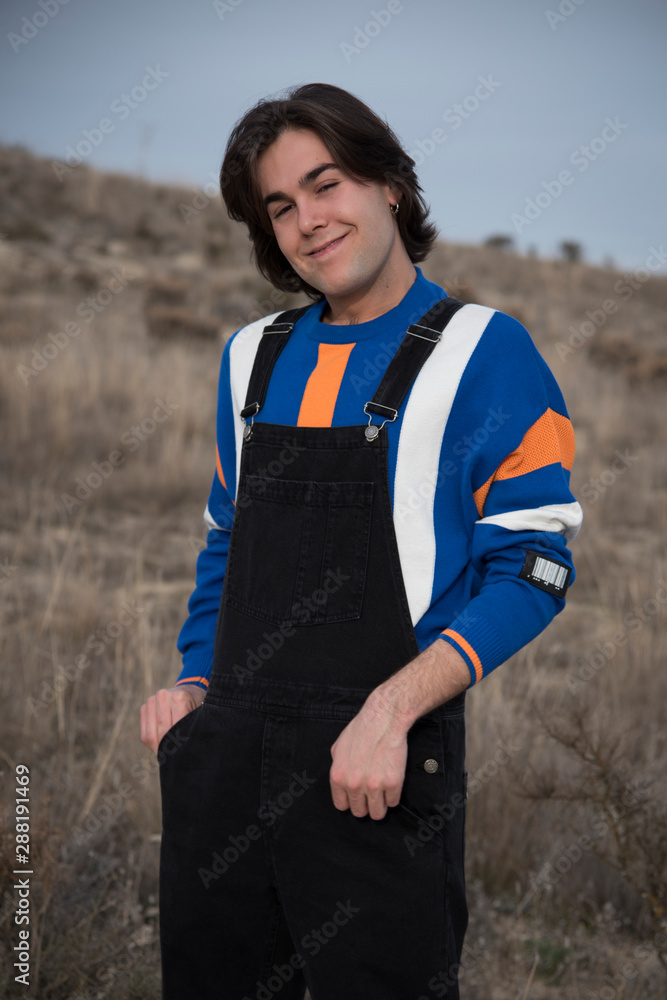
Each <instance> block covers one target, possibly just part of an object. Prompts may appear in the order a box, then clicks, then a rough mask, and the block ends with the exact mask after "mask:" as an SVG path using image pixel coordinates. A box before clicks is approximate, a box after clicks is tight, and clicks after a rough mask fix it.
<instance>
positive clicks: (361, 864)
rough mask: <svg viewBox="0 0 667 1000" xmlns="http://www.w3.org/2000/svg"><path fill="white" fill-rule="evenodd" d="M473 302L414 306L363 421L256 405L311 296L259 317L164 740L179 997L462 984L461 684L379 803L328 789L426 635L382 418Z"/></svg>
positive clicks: (167, 933)
mask: <svg viewBox="0 0 667 1000" xmlns="http://www.w3.org/2000/svg"><path fill="white" fill-rule="evenodd" d="M460 306H461V303H458V302H456V301H455V300H453V299H450V298H448V299H444V300H443V301H442V302H441V303H438V305H437V306H435V307H434V308H433V309H432V310H430V311H429V313H427V314H426V316H425V317H423V318H422V319H421V320H420V321H419V323H418V324H415V325H414V326H412V327H410V328H409V331H408V333H406V336H405V339H404V340H403V343H402V344H401V347H400V348H399V350H398V351H397V353H396V355H395V357H394V358H393V359H392V362H391V363H390V365H389V367H388V369H387V371H386V373H385V375H384V377H383V379H382V381H381V383H380V385H379V387H378V391H377V392H376V393H375V396H374V397H373V399H372V400H370V401H369V402H368V403H367V404H366V405H365V406H364V408H363V409H364V412H365V413H366V415H367V416H368V417H369V423H368V425H366V424H365V423H361V422H360V424H359V425H354V426H346V427H300V426H299V427H292V426H286V425H278V424H269V423H263V422H262V421H261V420H259V419H256V418H257V417H258V415H259V413H260V411H261V407H262V404H263V401H264V398H265V393H266V388H267V386H268V383H269V379H270V376H271V371H272V369H273V365H274V364H275V361H276V359H277V357H278V355H279V353H280V351H281V349H282V346H284V343H285V342H286V339H287V337H288V336H289V334H290V332H291V329H292V327H293V324H294V322H295V320H296V319H297V318H298V315H299V314H300V312H301V311H302V310H291V311H290V312H288V313H285V314H283V315H282V316H280V317H279V318H278V319H277V320H276V321H275V323H273V324H272V325H271V326H269V327H267V328H265V330H264V334H263V336H262V339H261V341H260V343H259V346H258V350H257V354H256V357H255V362H254V367H253V370H252V374H251V377H250V380H249V383H248V393H247V397H246V406H245V407H244V409H243V410H242V411H241V413H242V416H243V417H244V419H245V420H246V433H245V435H244V439H243V445H242V451H241V459H240V473H239V483H238V490H237V496H236V510H235V516H234V523H233V527H232V533H231V539H230V550H229V556H228V561H227V568H226V573H225V581H224V586H223V592H222V598H221V604H220V613H219V616H218V624H217V629H216V641H215V652H214V665H213V672H212V676H211V680H210V686H209V689H208V692H207V695H206V698H205V701H204V702H203V704H202V705H201V706H200V707H199V708H197V709H195V710H194V711H193V712H191V713H190V714H189V715H187V716H185V718H184V719H182V720H180V721H179V722H178V723H177V724H176V726H174V727H173V728H172V730H170V732H169V733H167V734H166V735H165V737H164V738H163V740H162V742H161V746H160V749H162V750H163V751H164V753H163V754H162V755H161V756H162V758H163V763H162V764H161V768H160V779H161V788H162V808H163V836H162V847H161V865H160V907H161V916H160V921H161V926H160V931H161V943H162V955H163V976H164V993H163V997H164V998H165V1000H183V998H185V997H197V1000H208V998H210V1000H213V998H215V1000H220V998H223V997H224V998H230V1000H243V998H246V1000H248V998H258V1000H259V998H267V997H273V996H276V995H279V996H280V997H281V998H283V1000H284V998H297V997H298V998H302V997H303V996H304V992H305V986H306V984H307V985H308V987H309V989H310V991H311V994H312V997H313V1000H340V998H341V997H343V996H344V997H346V998H347V1000H357V998H358V1000H362V998H363V1000H375V998H385V1000H386V998H392V997H396V998H397V1000H405V998H409V997H415V998H416V997H418V996H420V995H422V994H423V995H428V993H429V981H432V982H433V981H434V977H435V981H437V982H441V981H444V980H442V977H443V976H447V977H448V980H447V981H448V983H449V986H448V991H449V992H448V994H447V995H448V997H453V998H455V997H457V996H458V988H457V987H456V985H455V980H456V968H457V966H456V963H457V962H458V961H459V958H460V953H461V948H462V943H463V934H464V932H465V927H466V923H467V909H466V903H465V891H464V882H463V823H464V815H463V814H464V807H463V805H462V804H461V803H462V802H463V798H462V795H461V792H462V788H463V758H464V720H463V711H464V695H460V696H459V697H458V698H455V699H453V700H452V701H451V702H448V703H447V704H446V705H443V706H441V707H440V708H438V709H436V710H434V711H433V712H430V713H428V714H427V715H425V716H423V717H422V718H421V719H419V720H418V721H417V722H416V723H415V725H414V726H413V727H412V728H411V730H410V732H409V734H408V762H407V769H406V775H405V781H404V785H403V790H402V793H401V801H400V804H399V805H398V806H396V807H394V808H391V809H389V810H388V812H387V814H386V816H385V817H384V818H383V819H382V820H373V819H371V818H370V817H369V816H365V817H361V818H359V817H355V816H354V815H353V814H352V813H351V812H350V811H349V810H347V811H344V812H343V811H340V810H338V809H336V808H335V806H334V805H333V801H332V798H331V789H330V785H329V770H330V767H331V749H330V748H331V745H332V744H333V743H334V742H335V740H336V739H337V737H338V735H339V734H340V732H341V731H342V730H343V729H344V728H345V726H346V725H347V723H348V722H349V721H350V720H351V719H352V718H353V717H354V716H355V715H356V714H357V713H358V712H359V710H360V709H361V707H362V705H363V703H364V701H365V699H366V697H367V696H368V694H369V693H370V692H371V691H372V690H373V689H374V688H375V687H377V685H378V684H381V683H382V682H383V681H385V680H386V679H387V678H388V677H389V676H390V675H391V674H393V673H395V672H396V671H397V670H399V669H400V668H401V667H402V666H404V665H405V664H406V663H408V662H409V661H410V660H412V659H413V658H414V657H415V656H416V655H417V654H418V653H419V647H418V645H417V641H416V638H415V632H414V627H413V624H412V621H411V619H410V613H409V608H408V602H407V598H406V593H405V587H404V583H403V577H402V574H401V566H400V562H399V554H398V548H397V543H396V535H395V531H394V523H393V516H392V510H391V500H390V492H389V480H388V472H387V452H388V436H387V429H386V426H385V424H386V422H387V421H391V420H393V419H395V417H396V415H397V413H398V410H399V408H400V406H401V403H402V402H403V400H404V398H405V396H406V394H407V392H408V390H409V388H410V386H411V385H412V383H413V381H414V379H415V377H416V376H417V374H418V372H419V370H420V368H421V366H422V365H423V364H424V363H425V362H426V360H427V358H428V356H429V354H430V352H431V350H432V349H433V347H434V345H435V343H436V342H437V339H438V338H439V336H440V334H441V331H442V330H443V329H444V328H445V326H446V323H447V322H448V320H449V318H451V316H452V315H453V314H454V312H455V311H456V309H458V308H459V307H460ZM361 416H362V414H361V407H360V417H361ZM369 428H372V430H370V432H369ZM446 624H447V623H443V627H445V626H446ZM438 762H441V765H442V766H440V764H439V763H438ZM434 765H435V766H434ZM455 803H458V804H455ZM437 977H440V979H438V978H437ZM452 983H454V985H452Z"/></svg>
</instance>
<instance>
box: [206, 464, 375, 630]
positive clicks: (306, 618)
mask: <svg viewBox="0 0 667 1000" xmlns="http://www.w3.org/2000/svg"><path fill="white" fill-rule="evenodd" d="M372 509H373V483H372V482H360V483H326V482H324V483H318V482H299V481H295V480H288V479H270V478H267V477H265V476H250V475H244V474H242V475H241V478H240V483H239V493H238V497H237V502H236V511H235V514H234V525H233V528H232V536H231V541H230V551H229V556H228V561H227V571H226V572H227V598H226V599H227V602H228V603H229V604H230V605H231V606H232V607H234V608H236V609H237V610H238V611H242V612H245V613H246V614H249V615H252V616H253V617H255V618H260V619H262V620H264V621H267V622H271V623H273V624H274V625H278V626H304V625H320V624H323V623H327V622H328V623H333V622H342V621H347V620H349V619H352V618H359V617H360V615H361V607H362V602H363V597H364V588H365V584H366V568H367V562H368V549H369V541H370V529H371V514H372Z"/></svg>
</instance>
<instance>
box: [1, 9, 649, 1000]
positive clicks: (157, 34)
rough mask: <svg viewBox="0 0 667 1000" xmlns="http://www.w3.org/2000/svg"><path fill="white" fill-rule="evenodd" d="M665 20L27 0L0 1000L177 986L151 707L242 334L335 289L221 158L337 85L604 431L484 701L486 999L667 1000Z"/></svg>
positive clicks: (16, 132) (10, 135)
mask: <svg viewBox="0 0 667 1000" xmlns="http://www.w3.org/2000/svg"><path fill="white" fill-rule="evenodd" d="M666 25H667V8H665V6H664V4H663V3H658V2H650V0H646V2H641V0H640V2H636V3H632V4H631V3H629V2H619V0H610V2H607V3H602V0H579V2H576V0H559V2H558V3H556V2H554V3H552V4H551V6H549V5H548V4H547V3H544V4H543V3H540V2H530V3H529V2H524V0H513V2H508V3H504V4H498V3H492V2H474V0H472V2H468V3H464V2H462V0H454V2H450V3H446V4H445V3H439V2H436V0H403V2H399V0H391V2H388V0H380V2H379V3H378V4H377V5H375V6H374V7H371V6H368V7H366V6H364V5H359V4H358V3H352V2H350V0H341V2H339V3H338V4H336V5H331V4H319V3H314V2H306V0H295V2H289V3H288V2H284V3H270V2H269V0H215V2H211V0H206V2H201V3H200V2H190V3H186V2H185V0H183V2H180V3H176V2H173V0H171V2H167V0H164V2H157V0H136V2H133V3H131V2H128V0H118V2H115V3H113V4H112V3H103V2H95V0H88V2H85V0H68V2H66V3H62V2H59V0H34V2H33V0H5V3H3V5H2V7H1V9H0V48H1V51H2V62H1V64H0V92H1V93H2V113H1V117H0V356H1V359H2V364H1V365H0V432H1V433H2V440H3V441H4V442H5V445H4V448H3V449H2V452H1V453H0V470H1V472H2V479H1V480H0V515H1V518H0V641H1V642H2V652H3V661H4V667H5V669H4V670H3V671H2V672H1V673H0V693H1V694H2V698H1V699H0V770H1V771H2V774H1V777H2V796H3V798H2V828H1V829H2V841H1V846H2V855H1V857H0V866H1V867H0V875H1V877H2V901H1V908H0V926H1V927H2V935H1V938H0V942H1V943H0V950H1V951H2V955H3V959H7V961H5V962H3V966H2V971H1V972H0V996H7V997H14V996H19V995H21V996H34V997H40V998H43V1000H65V998H68V1000H69V998H74V1000H84V998H85V1000H127V998H133V1000H134V998H136V1000H152V998H157V997H159V995H160V983H159V961H158V939H157V865H158V854H159V842H160V804H159V788H158V774H157V764H156V761H155V757H154V756H153V755H152V754H151V753H150V752H149V751H148V750H147V748H145V747H144V746H143V745H142V744H141V742H140V740H139V717H138V712H139V706H140V704H141V703H142V701H143V700H144V699H145V698H146V697H147V695H149V694H151V693H153V692H154V691H155V690H156V689H157V688H158V687H160V686H168V685H170V684H172V683H173V681H174V680H175V678H176V677H177V676H178V673H179V669H180V668H179V659H178V652H177V650H176V646H175V642H176V637H177V635H178V631H179V629H180V626H181V624H182V622H183V621H184V619H185V616H186V614H187V600H188V597H189V595H190V593H191V591H192V587H193V584H194V573H195V561H196V557H197V553H198V552H199V551H200V550H201V548H202V547H203V545H204V543H205V537H206V529H205V525H204V521H203V510H204V506H205V504H206V500H207V497H208V491H209V487H210V483H211V479H212V477H213V474H214V469H215V433H214V419H215V399H216V386H217V375H218V369H219V363H220V357H221V353H222V348H223V345H224V343H225V341H226V339H227V338H228V337H229V336H230V335H231V333H233V332H234V330H236V329H238V328H239V327H240V326H242V325H245V324H246V323H248V322H250V321H251V320H253V319H256V318H258V317H260V316H262V315H265V314H267V313H273V312H276V311H277V310H279V309H282V308H286V307H288V306H289V305H292V304H298V303H300V302H301V301H302V300H301V299H300V298H299V297H296V296H294V297H291V296H287V295H285V294H283V293H278V292H276V291H274V290H273V289H272V288H271V287H270V286H269V285H267V284H266V282H264V281H263V280H262V279H261V278H260V277H259V276H258V275H257V272H256V271H255V269H254V267H253V264H252V261H251V258H250V244H249V242H248V239H247V236H246V234H245V231H244V230H243V228H242V227H239V226H237V225H236V224H232V223H231V222H230V221H229V219H228V218H227V216H226V214H225V212H224V210H223V208H222V205H221V202H220V197H219V192H218V188H217V177H218V172H219V168H220V162H221V158H222V154H223V151H224V147H225V142H226V138H227V135H228V133H229V130H230V129H231V127H232V126H233V124H234V122H235V121H236V120H237V119H238V118H239V117H240V116H241V115H242V114H243V112H244V111H245V110H246V109H247V108H249V107H250V106H252V105H253V104H254V103H255V102H256V101H257V100H258V99H259V98H260V97H263V96H268V95H275V94H276V93H278V92H280V91H281V90H283V89H284V88H286V87H288V86H291V85H293V84H298V83H305V82H312V81H323V82H328V83H334V84H337V85H340V86H342V87H345V88H347V89H348V90H351V91H352V92H353V93H355V94H357V95H358V96H359V97H361V98H362V99H363V100H365V101H366V102H367V103H369V104H370V105H371V106H372V107H373V108H374V109H375V110H376V111H377V112H378V113H379V114H380V115H381V116H383V117H385V118H386V119H387V120H388V122H389V124H390V125H391V126H392V127H393V128H394V130H395V131H396V132H397V134H398V136H399V138H400V139H401V141H402V142H403V143H404V146H405V148H406V149H407V150H408V151H409V152H410V154H411V155H412V156H413V158H414V159H415V161H416V162H417V164H418V172H419V176H420V180H421V183H422V186H423V188H424V192H425V196H426V199H427V201H428V202H429V203H430V205H431V208H432V215H433V218H434V219H435V221H436V223H437V225H438V228H439V231H440V243H439V244H438V246H437V248H436V250H435V251H434V253H433V254H432V256H431V257H430V258H429V260H428V261H427V262H425V264H424V265H423V266H422V267H423V271H424V273H425V275H426V276H427V277H428V278H430V279H432V280H434V281H437V282H438V283H439V284H441V285H442V286H443V287H444V288H445V289H446V290H447V292H448V293H449V294H452V295H455V296H457V297H458V298H461V299H463V300H464V301H468V302H480V303H482V304H484V305H488V306H492V307H494V308H498V309H501V310H503V311H505V312H508V313H510V314H511V315H513V316H515V317H516V318H517V319H519V320H520V321H521V322H522V323H524V324H525V326H526V327H527V328H528V330H529V331H530V333H531V335H532V336H533V338H534V339H535V341H536V343H537V345H538V347H539V349H540V351H541V352H542V354H543V356H544V357H545V359H546V361H547V363H548V364H549V366H550V367H551V369H552V371H553V373H554V375H555V376H556V379H557V380H558V382H559V384H560V385H561V388H562V389H563V393H564V395H565V399H566V402H567V405H568V409H569V411H570V415H571V417H572V420H573V423H574V427H575V431H576V435H577V458H576V461H575V466H574V470H573V474H572V483H573V489H574V492H575V495H576V496H577V497H578V499H579V500H580V502H581V504H582V507H583V509H584V527H583V529H582V532H581V533H580V535H579V536H578V538H577V539H576V540H575V541H574V543H573V546H572V547H573V552H574V557H575V563H576V565H577V581H576V583H575V585H574V586H573V588H572V589H571V591H570V593H569V597H568V607H567V608H566V610H565V611H564V612H563V613H562V614H561V615H560V616H558V618H557V619H556V620H555V621H554V622H553V623H552V624H551V625H550V626H549V628H548V629H547V630H546V631H545V632H544V633H543V634H542V635H541V636H539V637H538V638H537V639H536V640H535V641H534V642H533V643H531V644H530V645H529V646H528V647H527V648H525V649H524V650H522V651H520V652H519V653H518V654H517V655H516V656H515V657H513V658H512V659H511V660H510V661H509V662H508V663H507V664H505V665H503V666H502V667H501V668H500V669H499V670H497V671H496V672H494V674H492V675H491V676H490V677H488V678H487V679H485V680H484V682H483V683H482V684H481V685H480V686H479V688H476V689H475V690H474V691H472V692H471V693H470V696H469V698H468V706H467V723H468V733H469V737H468V771H469V775H470V779H469V781H470V785H469V788H470V797H469V802H468V812H467V871H468V889H469V901H470V908H471V919H470V926H469V931H468V939H467V940H468V944H469V948H468V951H467V953H466V954H465V956H464V962H463V968H462V972H461V978H462V996H463V997H466V998H468V1000H489V998H492V1000H515V998H516V1000H518V998H522V1000H527V998H530V1000H541V998H545V1000H547V998H548V1000H551V998H554V1000H555V998H561V997H566V998H567V1000H590V998H591V997H599V998H600V1000H603V998H606V997H622V998H627V1000H630V998H631V1000H640V998H642V1000H643V998H649V997H650V998H653V997H655V998H658V997H664V996H665V995H666V994H667V926H666V915H665V906H666V905H667V875H666V870H665V869H666V856H667V846H666V845H667V797H666V795H665V792H666V791H667V789H666V788H665V784H666V780H667V779H666V777H665V775H666V773H667V772H666V769H665V763H666V761H665V739H666V737H665V733H666V732H667V718H666V715H667V711H666V709H665V705H666V704H667V698H666V697H665V696H666V695H667V679H666V678H667V675H666V673H665V670H664V664H665V660H666V658H667V629H666V628H665V619H666V612H665V609H666V607H667V559H666V551H665V528H666V520H667V519H666V512H667V502H666V501H667V449H666V447H665V445H666V444H667V440H666V439H667V431H666V429H665V419H664V413H665V406H664V399H665V387H666V383H667V336H666V330H665V312H666V308H667V251H666V244H667V231H666V230H667V221H666V220H667V216H666V213H665V185H664V179H663V175H664V163H665V162H667V155H666V154H667V148H666V146H667V139H666V137H665V128H664V124H665V123H664V111H663V106H664V99H662V98H661V97H660V94H661V92H662V89H664V88H661V79H660V77H661V75H662V73H663V66H664V56H663V52H664V45H665V27H666ZM19 766H25V767H27V768H29V777H30V784H29V787H30V822H29V837H30V843H29V847H30V852H31V853H30V860H31V864H32V869H33V870H34V875H33V876H32V877H31V897H30V902H31V911H30V916H31V923H30V931H31V937H30V953H31V959H30V964H31V974H30V986H28V987H26V986H24V985H22V984H20V983H16V982H15V980H14V975H15V972H14V970H13V969H12V962H13V961H14V959H13V958H12V957H11V956H12V949H13V947H14V945H15V944H16V943H17V941H18V937H17V934H18V926H17V925H16V924H15V922H14V918H15V912H16V905H17V897H16V892H15V890H14V889H13V885H14V882H15V876H14V874H13V872H14V870H15V867H16V857H17V855H16V846H17V845H16V840H15V835H16V833H17V828H16V826H15V808H14V805H15V795H14V792H13V790H14V788H15V787H16V785H15V783H14V779H15V776H16V774H17V770H16V769H17V767H19ZM18 773H23V772H18ZM22 833H23V831H21V834H20V835H22ZM423 992H424V996H429V997H431V996H433V997H435V996H438V995H442V993H438V992H435V991H434V990H433V988H432V987H429V984H428V982H425V983H424V991H423ZM315 1000H316V998H315Z"/></svg>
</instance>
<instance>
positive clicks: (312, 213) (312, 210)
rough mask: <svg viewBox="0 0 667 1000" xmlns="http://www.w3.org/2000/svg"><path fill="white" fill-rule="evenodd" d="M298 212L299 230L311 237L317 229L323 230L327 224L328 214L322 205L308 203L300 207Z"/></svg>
mask: <svg viewBox="0 0 667 1000" xmlns="http://www.w3.org/2000/svg"><path fill="white" fill-rule="evenodd" d="M298 212H299V228H300V230H301V232H302V233H305V234H307V235H309V234H310V233H312V232H314V231H315V230H316V229H321V228H322V227H323V226H326V224H327V217H326V213H325V212H324V209H323V208H322V207H321V206H320V205H317V204H315V203H311V202H307V203H306V204H304V205H300V206H299V208H298Z"/></svg>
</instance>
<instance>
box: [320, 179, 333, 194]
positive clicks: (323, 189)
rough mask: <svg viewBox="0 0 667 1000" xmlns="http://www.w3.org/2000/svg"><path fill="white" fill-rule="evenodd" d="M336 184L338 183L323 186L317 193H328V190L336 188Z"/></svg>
mask: <svg viewBox="0 0 667 1000" xmlns="http://www.w3.org/2000/svg"><path fill="white" fill-rule="evenodd" d="M337 184H338V181H331V182H330V183H329V184H324V185H323V187H321V188H320V189H319V191H318V192H317V193H318V194H321V193H322V191H328V190H329V188H333V187H336V185H337Z"/></svg>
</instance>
